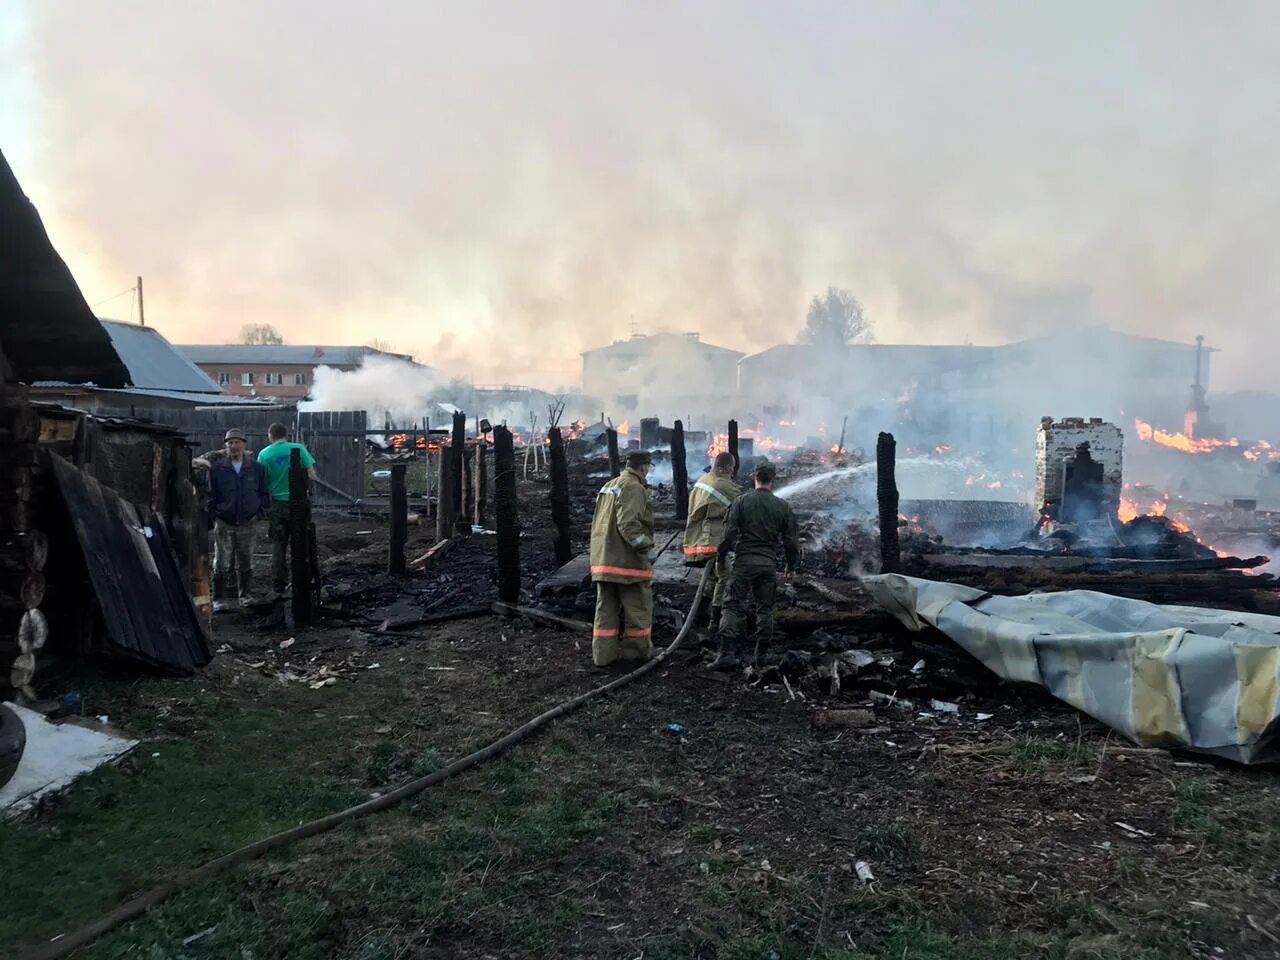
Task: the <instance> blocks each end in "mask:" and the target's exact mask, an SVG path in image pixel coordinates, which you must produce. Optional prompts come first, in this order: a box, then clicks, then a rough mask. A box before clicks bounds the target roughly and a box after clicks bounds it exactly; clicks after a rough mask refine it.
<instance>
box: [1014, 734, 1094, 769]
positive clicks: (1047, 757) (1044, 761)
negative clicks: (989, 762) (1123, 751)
mask: <svg viewBox="0 0 1280 960" xmlns="http://www.w3.org/2000/svg"><path fill="white" fill-rule="evenodd" d="M1092 761H1094V755H1093V753H1092V752H1091V751H1090V749H1089V748H1088V747H1087V746H1086V745H1085V743H1084V742H1083V741H1081V740H1077V741H1075V742H1068V741H1065V740H1049V739H1047V738H1045V737H1033V736H1025V737H1019V738H1018V739H1017V740H1015V741H1014V742H1013V744H1012V745H1011V746H1010V747H1009V765H1010V766H1011V767H1012V768H1013V769H1014V770H1016V771H1017V772H1018V773H1021V774H1032V773H1040V772H1043V771H1044V770H1046V769H1048V768H1050V767H1061V768H1073V769H1074V768H1081V767H1086V766H1088V765H1089V764H1090V762H1092Z"/></svg>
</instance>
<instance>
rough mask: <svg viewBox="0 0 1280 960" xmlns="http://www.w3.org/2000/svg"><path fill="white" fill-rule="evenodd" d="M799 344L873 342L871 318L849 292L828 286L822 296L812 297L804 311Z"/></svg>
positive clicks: (841, 344)
mask: <svg viewBox="0 0 1280 960" xmlns="http://www.w3.org/2000/svg"><path fill="white" fill-rule="evenodd" d="M800 342H801V343H812V344H817V345H819V346H826V347H843V346H846V345H848V344H850V343H874V342H875V337H874V336H873V335H872V333H871V321H870V320H868V319H867V315H866V313H865V312H864V311H863V309H862V304H860V303H859V302H858V301H857V298H855V297H854V295H853V294H852V293H850V292H849V291H848V290H843V289H841V288H839V287H827V292H826V294H825V295H824V296H821V297H814V298H813V300H812V301H811V302H810V303H809V312H808V313H807V314H805V318H804V329H803V330H801V331H800Z"/></svg>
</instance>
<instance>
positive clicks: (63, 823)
mask: <svg viewBox="0 0 1280 960" xmlns="http://www.w3.org/2000/svg"><path fill="white" fill-rule="evenodd" d="M166 683H167V684H173V681H167V682H153V681H145V682H143V683H140V684H138V685H137V686H136V687H130V688H128V689H129V697H128V699H127V701H116V702H115V703H111V701H109V700H107V699H106V698H104V697H103V696H101V695H99V694H98V693H96V692H95V691H93V690H82V695H83V696H84V698H85V700H86V701H87V704H88V706H89V707H90V708H91V709H96V708H105V707H109V706H110V707H114V708H115V709H113V710H112V712H115V713H117V714H118V713H120V712H122V711H125V710H127V709H128V704H129V703H142V702H147V700H148V698H149V697H151V698H154V701H155V702H156V703H157V704H159V706H160V710H148V711H145V712H139V713H138V714H137V715H136V716H132V717H131V722H130V728H131V730H132V731H134V732H135V734H136V735H137V736H139V737H140V739H142V741H143V742H142V743H141V744H140V746H138V747H137V748H136V749H135V750H134V751H133V752H132V753H131V754H130V755H128V756H127V757H126V758H125V759H124V760H123V761H122V762H121V763H119V764H117V765H114V766H109V767H105V768H102V769H100V770H98V771H95V772H94V773H93V774H90V775H89V776H87V777H85V778H83V779H82V780H81V781H79V782H78V783H77V784H76V786H75V788H74V789H73V790H70V791H67V793H66V794H65V795H63V796H62V797H60V798H58V799H57V800H55V801H53V803H51V804H49V805H47V807H46V809H45V810H43V811H41V813H40V814H39V815H37V816H35V817H32V818H28V819H26V820H24V821H22V822H19V823H17V824H5V825H4V827H3V829H0V902H2V903H6V904H22V905H23V908H22V909H21V910H8V909H6V910H0V945H4V944H14V943H20V942H24V941H28V940H32V939H35V938H36V937H38V936H50V935H52V934H54V933H57V932H60V931H62V930H65V929H66V928H67V927H68V926H69V925H71V924H72V923H78V922H86V921H88V920H89V919H91V918H93V917H96V916H97V915H99V914H101V913H105V912H106V911H108V910H109V909H111V908H113V907H114V906H116V905H117V904H118V903H119V902H120V901H121V900H122V899H124V898H125V897H127V896H128V895H130V894H132V893H134V892H136V891H138V890H139V889H142V888H145V887H147V886H149V885H151V884H152V883H154V882H157V881H158V880H160V879H162V878H164V877H167V876H170V875H172V874H173V873H175V872H177V871H178V870H180V869H182V868H184V867H190V866H195V865H197V864H199V863H201V862H203V861H204V860H206V859H210V858H212V857H214V856H216V855H218V854H221V853H225V852H227V851H229V850H231V849H234V848H235V847H238V846H241V845H242V844H244V843H247V842H249V841H251V840H254V839H256V838H258V837H261V836H264V835H266V834H269V833H272V832H275V831H278V830H281V829H285V828H287V827H290V826H293V825H294V824H296V823H299V822H301V821H302V820H306V819H310V818H313V817H316V816H320V815H322V814H325V813H330V812H332V811H334V810H338V809H341V808H342V807H345V806H348V805H350V804H351V803H355V802H358V801H359V800H361V799H364V798H366V797H367V796H368V794H367V793H365V792H361V791H359V790H358V789H356V787H355V785H354V784H352V783H350V782H349V781H348V780H347V778H346V777H345V776H344V775H345V774H346V772H347V771H346V770H345V769H344V768H343V759H342V754H341V753H335V750H334V744H335V742H336V741H338V739H339V735H340V731H341V726H342V725H341V722H340V721H339V720H338V719H337V718H336V717H335V716H333V715H332V714H327V713H326V714H316V713H313V712H308V711H306V710H298V709H286V708H285V707H284V706H273V705H271V704H270V703H269V702H267V703H263V704H260V705H255V704H235V703H230V702H228V701H226V700H225V699H221V698H219V697H216V696H213V695H207V694H204V693H201V692H194V696H193V697H192V699H191V700H189V701H183V702H179V701H170V700H168V699H167V697H168V696H170V695H171V694H172V687H167V686H166ZM100 689H102V688H100ZM183 692H184V693H185V692H187V690H186V689H184V691H183ZM282 696H283V695H282ZM330 702H331V703H332V702H333V701H332V700H331V701H330ZM3 953H4V950H3V949H0V954H3Z"/></svg>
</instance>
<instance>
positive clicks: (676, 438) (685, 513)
mask: <svg viewBox="0 0 1280 960" xmlns="http://www.w3.org/2000/svg"><path fill="white" fill-rule="evenodd" d="M671 485H672V487H673V488H674V489H675V493H676V519H677V520H688V519H689V470H688V467H687V466H686V464H685V459H684V423H683V422H682V421H680V420H677V421H676V422H675V426H673V427H672V428H671Z"/></svg>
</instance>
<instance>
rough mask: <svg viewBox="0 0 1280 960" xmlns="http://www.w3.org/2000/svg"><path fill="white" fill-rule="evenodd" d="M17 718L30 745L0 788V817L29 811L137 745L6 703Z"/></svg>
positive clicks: (119, 737) (104, 732)
mask: <svg viewBox="0 0 1280 960" xmlns="http://www.w3.org/2000/svg"><path fill="white" fill-rule="evenodd" d="M5 706H6V707H8V708H9V709H10V710H12V711H13V712H14V713H16V714H17V715H18V719H20V720H21V721H22V725H23V727H24V728H25V729H26V732H27V746H26V749H25V750H23V751H22V759H21V760H19V761H18V769H17V770H16V771H14V774H13V779H12V780H10V781H9V782H8V783H6V784H5V785H4V786H3V787H0V815H3V816H6V817H12V816H16V815H18V814H20V813H22V812H23V811H25V810H28V809H30V808H31V807H32V806H33V805H34V804H35V802H36V801H37V800H39V799H40V798H41V797H43V796H44V795H45V794H47V793H53V792H55V791H58V790H62V789H64V788H65V787H67V786H68V785H69V784H70V783H71V781H73V780H75V778H76V777H79V776H81V775H83V774H86V773H88V772H89V771H90V770H94V769H96V768H97V767H100V766H102V764H104V763H107V762H108V761H110V760H115V759H116V758H117V757H120V756H123V755H124V754H126V753H128V752H129V751H130V750H132V749H133V748H134V747H136V746H137V745H138V741H137V740H129V739H127V738H125V737H121V736H119V735H117V734H113V733H108V732H106V731H103V730H90V729H88V728H86V727H81V726H78V725H76V724H74V723H50V722H49V721H48V720H46V719H45V718H44V716H42V715H41V714H39V713H36V712H35V711H34V710H28V709H27V708H26V707H20V706H18V705H17V704H14V703H6V704H5Z"/></svg>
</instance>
